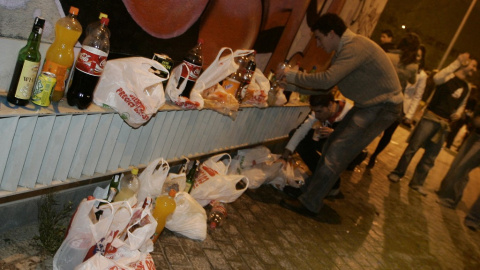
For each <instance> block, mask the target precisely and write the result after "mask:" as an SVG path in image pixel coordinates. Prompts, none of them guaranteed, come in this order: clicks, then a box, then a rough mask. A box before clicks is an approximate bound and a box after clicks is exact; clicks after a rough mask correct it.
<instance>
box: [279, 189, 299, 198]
mask: <svg viewBox="0 0 480 270" xmlns="http://www.w3.org/2000/svg"><path fill="white" fill-rule="evenodd" d="M283 193H285V194H287V195H288V196H290V197H292V198H295V199H296V198H298V197H300V195H302V191H301V190H300V189H299V188H295V187H292V186H285V187H284V188H283Z"/></svg>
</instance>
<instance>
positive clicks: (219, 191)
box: [190, 154, 249, 206]
mask: <svg viewBox="0 0 480 270" xmlns="http://www.w3.org/2000/svg"><path fill="white" fill-rule="evenodd" d="M225 156H227V157H228V159H227V160H226V163H224V162H222V160H221V158H222V157H225ZM230 162H231V157H230V155H228V154H219V155H215V156H213V157H210V158H209V159H207V160H206V161H205V162H204V163H202V164H201V165H200V167H199V170H198V174H197V176H196V177H195V182H194V184H193V188H192V191H191V192H190V194H191V195H192V197H193V198H195V200H197V202H198V203H199V204H200V205H201V206H206V205H207V204H208V203H210V201H212V200H217V201H220V202H224V203H230V202H233V201H235V200H236V199H237V198H238V197H240V196H241V195H242V194H243V193H244V192H245V190H247V188H248V183H249V181H248V178H246V177H245V176H243V175H227V172H228V167H229V166H230Z"/></svg>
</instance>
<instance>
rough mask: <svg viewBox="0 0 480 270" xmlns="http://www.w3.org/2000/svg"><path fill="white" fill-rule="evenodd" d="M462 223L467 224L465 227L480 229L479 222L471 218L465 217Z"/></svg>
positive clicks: (474, 229)
mask: <svg viewBox="0 0 480 270" xmlns="http://www.w3.org/2000/svg"><path fill="white" fill-rule="evenodd" d="M463 224H465V226H467V228H469V229H470V230H472V231H474V232H476V231H478V230H480V224H479V223H478V222H475V221H473V220H470V219H469V218H468V216H467V217H465V219H464V221H463Z"/></svg>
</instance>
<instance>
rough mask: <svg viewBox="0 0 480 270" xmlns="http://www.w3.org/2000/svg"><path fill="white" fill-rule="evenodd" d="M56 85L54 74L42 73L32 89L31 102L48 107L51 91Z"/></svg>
mask: <svg viewBox="0 0 480 270" xmlns="http://www.w3.org/2000/svg"><path fill="white" fill-rule="evenodd" d="M56 83H57V76H56V75H55V74H54V73H51V72H48V71H43V72H42V73H41V74H40V75H39V76H38V78H37V81H36V82H35V86H34V87H33V94H32V102H33V103H35V104H37V105H40V106H43V107H47V106H49V105H50V99H51V94H52V90H53V88H54V87H55V84H56Z"/></svg>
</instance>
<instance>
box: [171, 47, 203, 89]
mask: <svg viewBox="0 0 480 270" xmlns="http://www.w3.org/2000/svg"><path fill="white" fill-rule="evenodd" d="M202 44H203V39H198V42H197V45H195V47H193V48H192V49H190V50H189V51H188V53H187V55H186V56H185V58H184V59H183V64H182V74H181V75H180V79H179V80H178V86H177V88H178V87H180V85H181V84H182V82H183V81H184V80H185V79H187V85H186V86H185V89H184V90H183V92H182V94H181V96H184V97H187V98H189V97H190V92H192V89H193V86H194V85H195V82H196V81H197V79H198V77H199V76H200V73H202V65H203V57H202Z"/></svg>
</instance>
